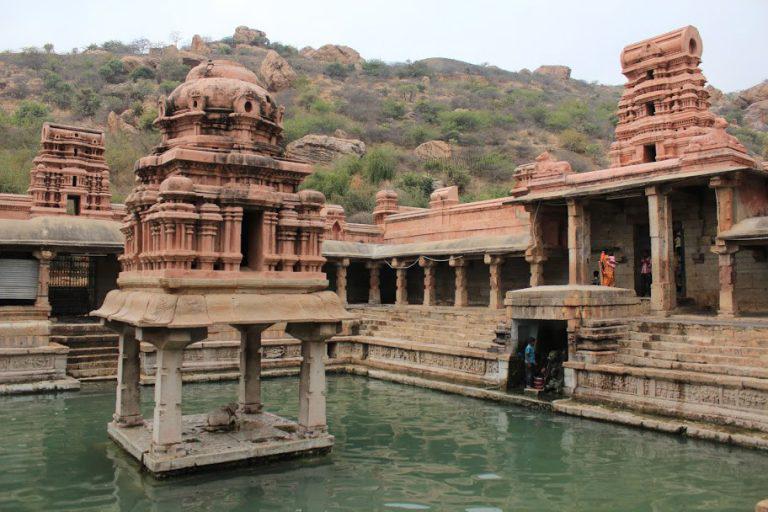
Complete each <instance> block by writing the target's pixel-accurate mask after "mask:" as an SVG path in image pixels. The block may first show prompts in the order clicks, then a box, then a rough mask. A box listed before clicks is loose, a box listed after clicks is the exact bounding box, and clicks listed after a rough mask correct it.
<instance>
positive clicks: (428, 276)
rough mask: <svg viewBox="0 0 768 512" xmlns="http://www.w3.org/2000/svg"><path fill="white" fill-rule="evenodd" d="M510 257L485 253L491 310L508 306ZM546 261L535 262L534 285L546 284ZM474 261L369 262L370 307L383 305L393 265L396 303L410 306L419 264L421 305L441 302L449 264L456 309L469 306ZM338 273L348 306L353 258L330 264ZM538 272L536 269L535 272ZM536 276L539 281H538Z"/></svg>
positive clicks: (338, 285) (452, 258)
mask: <svg viewBox="0 0 768 512" xmlns="http://www.w3.org/2000/svg"><path fill="white" fill-rule="evenodd" d="M508 257H510V256H507V255H503V254H485V255H484V257H483V259H482V260H477V261H483V262H484V263H485V264H486V265H488V273H489V283H488V284H489V297H488V307H489V308H491V309H501V308H503V307H504V304H503V300H504V294H505V293H506V292H507V290H505V289H504V288H503V287H502V275H501V274H502V267H503V265H504V262H505V259H506V258H508ZM544 259H545V258H538V259H536V261H535V262H534V263H531V274H532V275H531V282H532V283H533V281H534V279H535V280H536V282H537V283H543V270H542V265H543V262H544ZM470 261H471V260H470V259H469V258H467V257H466V256H463V255H455V256H450V257H447V258H446V257H434V258H433V257H427V256H420V257H412V258H393V259H391V260H388V261H384V260H370V261H367V262H366V263H365V267H366V269H367V270H368V304H371V305H376V304H381V303H382V299H381V283H380V269H381V268H382V266H383V265H389V267H391V268H392V269H393V270H394V271H395V304H396V305H408V304H409V301H408V269H409V268H410V267H412V266H414V265H419V266H420V267H421V268H422V269H423V270H424V285H423V286H424V297H423V300H422V302H421V303H420V305H423V306H434V305H436V303H437V299H436V286H437V277H436V276H437V265H438V264H439V263H441V262H447V264H448V266H449V267H451V268H453V270H454V272H453V274H454V280H455V281H454V287H453V288H454V301H453V302H454V303H453V305H454V307H467V306H469V290H468V285H467V280H468V267H469V263H470ZM330 263H331V264H332V265H334V266H335V270H336V283H335V284H336V293H337V294H338V295H339V297H340V298H341V300H342V301H343V302H344V304H347V303H348V300H347V299H348V297H347V289H348V286H347V284H348V278H349V276H348V268H349V266H350V259H349V258H340V259H335V260H333V261H331V262H330ZM534 269H535V270H534ZM534 275H535V278H534Z"/></svg>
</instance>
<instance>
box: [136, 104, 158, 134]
mask: <svg viewBox="0 0 768 512" xmlns="http://www.w3.org/2000/svg"><path fill="white" fill-rule="evenodd" d="M157 116H158V112H157V109H154V108H148V109H146V110H145V111H144V112H143V113H142V114H141V116H139V128H141V129H142V130H153V129H154V127H153V126H152V123H153V122H154V121H155V119H157Z"/></svg>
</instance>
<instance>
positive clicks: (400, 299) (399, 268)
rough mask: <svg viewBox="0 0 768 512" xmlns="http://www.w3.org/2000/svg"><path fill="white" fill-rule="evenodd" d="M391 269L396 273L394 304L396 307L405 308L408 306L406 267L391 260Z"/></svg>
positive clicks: (395, 260)
mask: <svg viewBox="0 0 768 512" xmlns="http://www.w3.org/2000/svg"><path fill="white" fill-rule="evenodd" d="M392 268H394V269H395V272H397V278H396V282H395V284H396V286H397V289H396V291H395V304H396V305H398V306H405V305H407V304H408V279H407V275H408V274H407V273H408V267H407V266H406V265H405V264H404V263H403V262H402V261H399V260H398V259H397V258H395V259H393V260H392Z"/></svg>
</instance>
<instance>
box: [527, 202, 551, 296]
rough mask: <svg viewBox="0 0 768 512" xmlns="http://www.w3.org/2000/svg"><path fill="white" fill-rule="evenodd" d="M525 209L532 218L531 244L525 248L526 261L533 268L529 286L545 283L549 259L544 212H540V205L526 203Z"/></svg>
mask: <svg viewBox="0 0 768 512" xmlns="http://www.w3.org/2000/svg"><path fill="white" fill-rule="evenodd" d="M525 211H527V212H528V214H529V215H530V218H531V226H530V233H531V245H530V246H528V248H527V249H526V250H525V261H527V262H528V264H529V265H530V269H531V271H530V272H531V274H530V281H529V286H531V287H534V286H542V285H544V262H545V261H547V255H546V251H545V250H544V227H543V226H542V222H541V219H542V214H541V213H540V212H539V205H538V204H536V205H533V204H530V205H526V207H525Z"/></svg>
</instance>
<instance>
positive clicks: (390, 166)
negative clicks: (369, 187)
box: [361, 146, 397, 185]
mask: <svg viewBox="0 0 768 512" xmlns="http://www.w3.org/2000/svg"><path fill="white" fill-rule="evenodd" d="M361 161H362V164H363V173H364V174H365V177H366V178H367V179H368V181H369V182H370V183H373V184H375V185H378V184H379V183H381V182H382V181H391V180H392V179H394V177H395V171H396V169H397V154H396V152H395V149H394V147H392V146H379V147H376V148H374V149H372V150H370V151H368V153H366V154H365V156H363V158H362V159H361Z"/></svg>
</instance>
